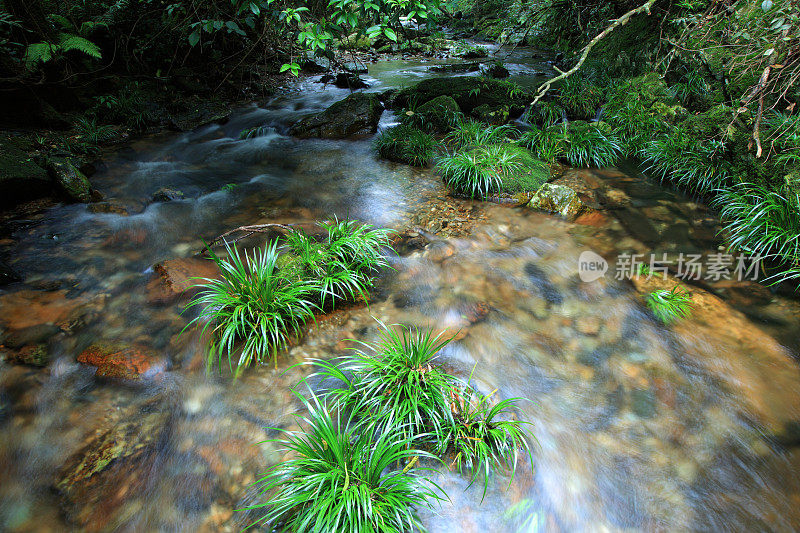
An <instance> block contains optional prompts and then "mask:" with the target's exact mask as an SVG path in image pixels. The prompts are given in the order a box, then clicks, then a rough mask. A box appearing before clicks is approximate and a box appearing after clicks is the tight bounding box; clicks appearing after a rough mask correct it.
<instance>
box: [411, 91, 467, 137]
mask: <svg viewBox="0 0 800 533" xmlns="http://www.w3.org/2000/svg"><path fill="white" fill-rule="evenodd" d="M409 113H411V115H408V114H406V116H407V117H409V119H411V120H413V122H414V123H415V124H417V125H419V126H420V127H422V128H423V129H425V130H428V131H437V132H440V133H444V132H447V131H449V130H450V128H451V127H452V126H453V123H454V122H455V120H456V118H457V117H458V116H459V115H460V114H461V108H460V107H458V103H457V102H456V101H455V100H453V98H452V97H450V96H446V95H442V96H438V97H436V98H434V99H433V100H431V101H429V102H425V103H424V104H422V105H421V106H419V107H418V108H417V109H416V110H415V111H409ZM409 119H406V120H409Z"/></svg>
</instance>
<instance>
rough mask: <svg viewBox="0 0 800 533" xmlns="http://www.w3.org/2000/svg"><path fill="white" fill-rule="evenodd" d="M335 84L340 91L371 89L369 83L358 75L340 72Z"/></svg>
mask: <svg viewBox="0 0 800 533" xmlns="http://www.w3.org/2000/svg"><path fill="white" fill-rule="evenodd" d="M333 83H334V85H336V86H337V87H338V88H340V89H350V90H351V91H354V90H356V89H368V88H369V83H367V82H365V81H364V80H362V79H361V78H360V77H359V76H358V74H352V73H350V72H340V73H339V74H337V75H336V78H334V82H333Z"/></svg>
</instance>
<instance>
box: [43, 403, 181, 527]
mask: <svg viewBox="0 0 800 533" xmlns="http://www.w3.org/2000/svg"><path fill="white" fill-rule="evenodd" d="M172 411H173V407H172V406H170V405H169V404H168V403H167V402H166V401H165V400H164V398H163V397H162V396H160V395H159V396H157V397H155V398H149V399H147V400H145V401H143V402H138V403H137V404H136V405H133V406H132V407H130V408H128V409H126V410H125V411H124V413H123V414H122V416H121V418H119V419H118V421H117V422H116V423H115V424H114V425H113V426H112V427H110V428H108V429H106V430H105V431H101V432H100V433H99V434H97V435H96V436H94V437H92V438H91V439H90V440H89V441H88V442H87V443H86V445H85V446H84V447H83V448H82V449H80V450H79V451H78V452H77V453H75V454H74V455H73V456H72V457H71V458H70V459H68V460H67V461H66V462H65V464H64V465H63V467H62V468H61V469H60V471H59V473H58V474H57V475H56V479H55V480H54V483H53V486H54V488H55V489H56V491H57V492H58V493H59V494H60V496H61V505H62V508H63V509H64V511H65V514H66V515H67V518H68V519H69V520H70V521H72V522H75V523H76V524H78V525H80V526H81V527H82V528H83V530H84V531H111V530H115V529H117V528H118V527H120V526H121V525H122V524H123V523H124V522H125V521H126V520H128V519H129V518H130V517H129V516H127V513H126V509H127V511H128V512H130V509H129V508H127V507H126V504H129V503H131V502H133V501H135V499H136V498H137V497H138V496H139V495H140V494H142V493H143V492H144V491H145V490H146V489H147V487H148V486H150V484H151V483H152V482H154V481H155V479H156V478H157V476H154V475H153V470H154V468H156V467H157V465H158V462H159V460H160V458H159V455H158V453H157V452H158V450H159V448H160V447H161V446H162V445H163V443H164V442H165V441H166V439H167V437H168V436H169V429H170V424H169V421H170V418H171V412H172Z"/></svg>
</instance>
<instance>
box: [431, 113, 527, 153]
mask: <svg viewBox="0 0 800 533" xmlns="http://www.w3.org/2000/svg"><path fill="white" fill-rule="evenodd" d="M518 135H519V132H518V131H517V129H516V128H514V127H513V126H511V125H508V124H503V125H501V126H487V125H486V124H484V123H483V122H478V121H475V120H472V119H462V120H458V121H457V123H456V126H455V128H454V129H453V131H451V132H450V133H449V134H448V135H447V136H446V137H445V138H444V142H445V144H446V145H447V146H449V147H451V148H453V149H455V150H461V149H466V148H476V147H481V146H486V145H489V144H497V143H500V142H503V141H504V140H506V138H514V137H517V136H518Z"/></svg>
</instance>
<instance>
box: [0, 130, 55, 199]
mask: <svg viewBox="0 0 800 533" xmlns="http://www.w3.org/2000/svg"><path fill="white" fill-rule="evenodd" d="M27 148H28V147H26V146H25V142H24V141H23V140H21V139H18V138H15V137H0V196H1V197H2V198H0V204H2V205H12V204H15V203H19V202H24V201H26V200H30V199H33V198H39V197H41V196H46V195H48V194H50V193H51V192H52V191H53V182H52V180H51V179H50V176H49V175H48V174H47V171H46V170H45V169H44V168H42V167H41V166H39V165H38V164H37V163H36V162H35V161H34V159H33V157H32V156H31V154H30V153H29V152H28V151H27Z"/></svg>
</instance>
